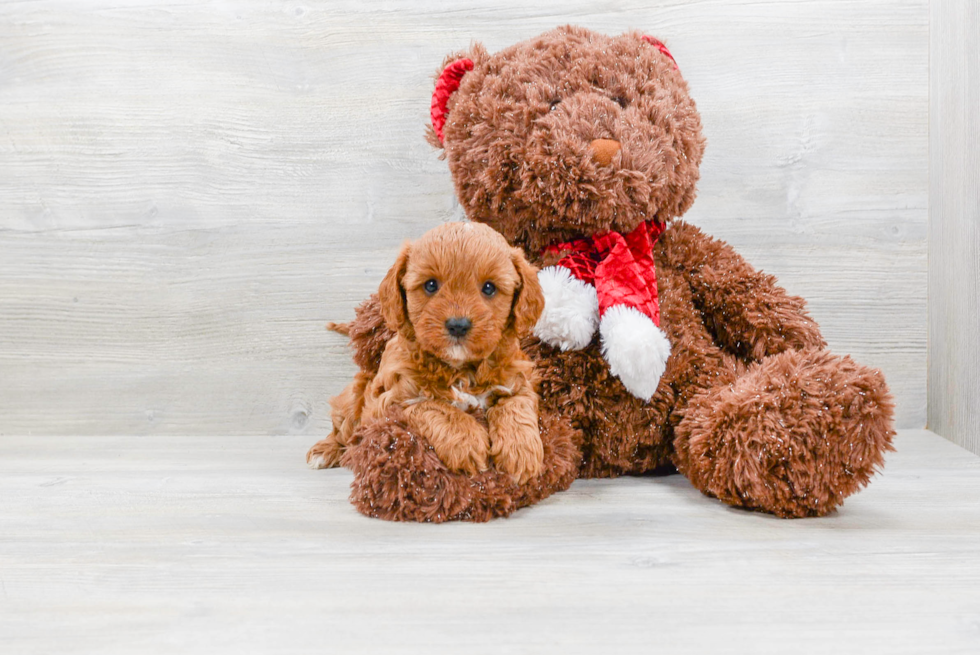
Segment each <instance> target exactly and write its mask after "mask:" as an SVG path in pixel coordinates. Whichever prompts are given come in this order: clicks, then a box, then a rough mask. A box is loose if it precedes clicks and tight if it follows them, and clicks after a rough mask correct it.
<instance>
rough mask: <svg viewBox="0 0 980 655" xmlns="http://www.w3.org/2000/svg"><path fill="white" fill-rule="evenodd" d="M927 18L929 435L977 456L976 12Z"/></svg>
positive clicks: (971, 1)
mask: <svg viewBox="0 0 980 655" xmlns="http://www.w3.org/2000/svg"><path fill="white" fill-rule="evenodd" d="M931 15H932V21H931V32H932V35H931V67H932V71H931V75H930V87H931V96H930V97H931V106H932V111H931V114H930V122H931V128H932V129H931V132H930V139H931V143H930V152H929V160H930V181H931V182H930V194H929V205H930V214H931V215H930V219H929V428H930V429H932V430H934V431H935V432H938V433H939V434H941V435H943V436H944V437H946V438H948V439H951V440H953V441H954V442H956V443H958V444H959V445H961V446H963V447H965V448H969V449H970V450H972V451H973V452H975V453H977V454H978V455H980V45H978V44H977V38H978V37H980V6H978V4H977V2H976V0H932V4H931Z"/></svg>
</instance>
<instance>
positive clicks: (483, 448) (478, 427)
mask: <svg viewBox="0 0 980 655" xmlns="http://www.w3.org/2000/svg"><path fill="white" fill-rule="evenodd" d="M378 296H379V298H380V302H381V311H382V314H383V316H384V320H385V323H386V325H387V326H388V327H389V328H390V329H391V330H392V331H394V332H396V333H397V334H396V336H395V337H394V338H393V339H391V340H390V341H389V342H388V344H387V346H386V347H385V350H384V354H383V355H382V357H381V364H380V367H379V369H378V371H377V372H376V373H373V372H370V371H364V370H362V371H361V372H359V373H358V374H357V375H356V376H355V379H354V382H353V383H351V384H350V385H349V386H348V387H347V388H346V389H344V391H343V392H342V393H341V394H340V395H339V396H337V397H336V398H334V399H332V400H331V401H330V404H331V407H332V409H333V412H332V419H333V431H332V432H331V433H330V435H329V436H328V437H327V438H326V439H324V440H322V441H320V442H318V443H317V444H315V445H314V446H313V448H311V449H310V451H309V453H307V462H309V464H310V466H312V467H313V468H326V467H331V466H336V465H337V464H338V463H339V462H340V457H341V455H342V454H343V451H344V449H345V448H346V447H347V446H348V445H352V438H353V436H354V432H355V430H356V428H357V427H358V426H359V425H360V424H361V422H362V421H369V420H373V419H377V418H381V417H383V416H385V414H386V413H388V411H389V410H390V409H391V408H392V407H393V406H396V405H397V406H399V407H400V408H401V409H402V410H403V414H404V416H405V420H406V421H407V424H408V426H409V428H410V429H412V430H414V431H416V432H418V434H420V435H422V436H423V437H425V438H426V440H428V442H429V443H430V445H431V446H432V447H433V448H434V449H435V451H436V454H437V455H438V456H439V458H440V459H441V460H442V461H443V463H445V464H446V465H447V466H448V467H449V468H451V469H454V470H457V471H462V472H466V473H469V474H475V473H477V472H479V471H483V470H486V469H487V468H488V467H489V465H490V461H491V460H492V462H493V464H494V465H495V466H496V468H497V469H498V470H500V471H502V472H504V473H507V474H509V475H510V476H511V477H512V478H513V479H514V480H515V481H517V482H526V481H527V480H529V479H530V478H532V477H534V476H536V475H537V474H538V473H539V472H540V470H541V466H542V460H543V457H544V450H543V446H542V443H541V437H540V435H539V433H538V396H537V393H536V391H535V384H536V378H535V373H534V366H533V364H532V363H531V361H530V360H529V359H528V358H527V357H526V356H525V355H524V353H523V352H522V351H521V348H520V337H521V336H523V335H524V334H526V333H527V332H529V331H530V329H531V328H532V327H533V326H534V324H535V323H536V322H537V320H538V317H539V316H540V314H541V310H542V308H543V306H544V298H543V296H542V293H541V287H540V286H539V284H538V280H537V275H536V271H535V269H534V268H533V267H532V266H531V265H530V264H528V262H527V260H526V259H525V257H524V255H523V253H522V252H521V251H520V250H519V249H517V248H513V247H511V246H510V245H509V244H508V243H507V241H506V240H505V239H504V238H503V237H502V236H501V235H500V234H498V233H497V232H496V231H494V230H493V229H491V228H489V227H487V226H485V225H480V224H475V223H446V224H443V225H441V226H439V227H437V228H435V229H433V230H430V231H429V232H427V233H426V234H425V235H423V236H422V237H421V238H420V239H419V240H418V241H416V242H414V243H409V244H406V245H405V246H404V247H403V248H402V250H401V252H400V253H399V255H398V259H397V260H396V261H395V265H394V266H392V268H391V270H390V271H388V274H387V275H386V276H385V279H384V280H383V281H382V282H381V286H380V288H379V289H378ZM451 319H456V321H457V322H458V321H460V320H461V319H465V320H467V321H468V322H469V323H470V327H469V329H468V330H467V331H466V333H465V334H464V335H457V336H454V335H453V334H452V333H451V329H450V328H451V324H450V323H449V321H450V320H451ZM337 329H339V330H341V331H342V330H343V326H337ZM457 333H458V330H457Z"/></svg>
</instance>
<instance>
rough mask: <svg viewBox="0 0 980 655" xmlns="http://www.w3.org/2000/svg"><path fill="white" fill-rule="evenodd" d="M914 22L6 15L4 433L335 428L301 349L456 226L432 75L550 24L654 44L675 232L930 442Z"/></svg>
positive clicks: (327, 10) (536, 11)
mask: <svg viewBox="0 0 980 655" xmlns="http://www.w3.org/2000/svg"><path fill="white" fill-rule="evenodd" d="M928 19H929V15H928V5H927V0H777V1H774V2H766V3H759V2H755V1H754V0H704V1H692V2H687V1H679V0H653V1H650V0H622V1H619V2H611V1H610V2H601V1H600V2H596V1H595V0H548V1H545V2H533V3H529V2H525V1H524V0H492V1H489V2H466V1H465V0H453V1H452V2H449V1H446V2H443V1H436V0H389V1H386V2H371V1H363V2H362V1H360V0H350V1H347V2H343V1H340V0H332V1H328V2H327V1H325V2H313V1H306V2H297V1H293V0H281V1H275V2H267V1H263V2H247V1H242V2H233V1H227V2H208V3H196V2H192V3H186V2H185V3H178V2H167V1H164V2H160V1H154V2H148V1H146V0H112V1H111V2H109V1H107V0H84V1H79V0H46V1H20V2H6V3H2V4H0V434H14V433H26V434H45V433H79V434H90V433H110V434H133V435H140V434H150V433H159V434H243V433H244V434H271V433H296V432H307V433H310V434H311V435H315V434H322V433H323V432H324V431H326V430H327V429H328V426H329V416H328V407H327V399H328V397H329V396H330V395H332V394H334V393H336V392H338V391H339V390H340V389H341V388H342V386H343V385H344V384H345V383H346V382H347V380H348V378H349V377H350V375H351V374H352V371H353V367H352V365H351V363H350V361H349V357H348V355H347V352H346V349H345V345H344V343H343V341H342V340H341V339H340V338H339V337H337V336H335V335H330V334H328V333H327V332H325V331H324V329H323V324H324V323H325V322H326V321H327V320H329V319H338V318H339V319H343V318H347V317H350V316H352V315H353V308H354V306H355V304H356V303H357V302H358V301H359V300H360V299H362V298H363V297H364V296H366V295H367V294H368V293H369V292H371V291H372V290H373V289H374V288H375V287H376V285H377V283H378V281H379V280H380V279H381V277H382V275H383V273H384V271H385V270H386V269H387V267H388V265H389V264H390V262H391V261H392V259H393V257H394V254H395V252H396V250H397V248H398V246H399V245H400V243H401V242H402V241H403V240H404V239H406V238H410V237H413V236H416V235H418V234H420V233H422V232H423V231H424V230H425V229H427V228H428V227H431V226H432V225H434V224H436V223H438V222H439V221H445V220H450V219H452V218H454V217H456V216H458V210H457V208H456V205H455V202H454V199H453V195H452V187H451V182H450V179H449V175H448V172H447V170H446V167H445V164H444V162H442V161H440V160H439V159H438V158H437V156H436V153H435V152H433V151H432V149H431V148H430V147H429V146H428V145H427V144H426V143H425V142H424V141H423V138H422V134H423V126H424V124H425V122H426V118H427V112H428V104H429V95H430V92H431V83H432V82H431V75H432V73H433V72H434V70H435V68H436V67H437V66H438V64H439V63H440V62H441V60H442V58H443V56H444V55H445V54H447V53H448V52H450V51H453V50H455V49H458V48H461V47H465V46H466V45H467V44H469V42H470V41H471V40H474V39H475V40H481V41H483V42H484V43H485V44H486V45H487V46H488V47H489V48H490V49H492V50H496V49H499V48H502V47H504V46H506V45H509V44H511V43H513V42H515V41H518V40H521V39H524V38H527V37H530V36H533V35H535V34H537V33H539V32H542V31H544V30H546V29H550V28H552V27H554V26H556V25H559V24H564V23H575V24H581V25H585V26H588V27H591V28H594V29H597V30H602V31H606V32H609V33H618V32H620V31H624V30H627V29H632V28H639V29H643V30H644V31H647V32H649V33H651V34H654V35H657V36H659V37H660V38H662V39H664V40H665V41H667V42H668V44H669V46H670V48H671V50H672V51H673V53H674V55H675V56H676V58H677V60H678V62H680V66H681V69H682V70H683V72H684V74H685V76H686V77H687V78H688V80H689V81H690V83H691V88H692V92H693V93H694V95H695V97H696V99H697V101H698V104H699V107H700V109H701V111H702V113H703V116H704V123H705V130H706V135H707V138H708V141H709V146H708V152H707V155H706V159H705V162H704V166H703V177H702V183H701V185H700V194H699V200H698V202H697V203H696V204H695V207H694V209H692V211H691V212H690V213H689V215H688V216H689V219H690V220H691V221H692V222H694V223H696V224H698V225H701V226H702V227H703V228H705V229H706V230H707V231H709V232H711V233H713V234H715V235H717V236H719V237H721V238H724V239H727V240H729V241H730V242H732V243H733V244H734V245H736V246H737V247H738V248H739V249H740V250H741V251H742V252H743V253H744V254H745V255H746V256H747V257H748V259H749V260H750V261H752V262H753V263H754V264H756V265H757V266H759V267H761V268H762V269H764V270H766V271H768V272H770V273H773V274H775V275H777V276H779V278H780V279H781V280H782V282H783V284H784V285H785V286H786V287H787V288H788V289H789V290H790V291H791V292H793V293H798V294H801V295H803V296H805V297H807V298H808V299H809V301H810V306H811V309H812V311H813V313H814V315H815V316H816V318H817V319H818V320H819V321H820V323H821V324H822V326H823V329H824V332H825V334H826V335H827V337H828V339H829V341H830V344H831V347H832V348H833V349H834V350H835V351H838V352H846V353H851V354H853V355H854V356H855V357H856V358H857V359H859V360H860V361H863V362H866V363H868V364H871V365H874V366H877V367H881V368H882V369H883V370H884V371H885V373H886V375H887V377H888V380H889V382H890V384H891V386H892V389H893V391H894V392H895V395H896V397H897V399H898V419H899V420H898V422H899V426H900V427H921V426H922V425H924V423H925V417H926V397H925V390H926V386H925V381H926V322H927V319H926V282H927V272H926V247H927V246H926V235H927V227H926V224H927V222H926V219H927V197H928V191H927V189H928V183H927V152H928V136H927V128H928V118H927V117H928V109H929V104H928V58H929V49H928V47H929V46H928V43H929V41H928V35H929V30H928Z"/></svg>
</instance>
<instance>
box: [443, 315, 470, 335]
mask: <svg viewBox="0 0 980 655" xmlns="http://www.w3.org/2000/svg"><path fill="white" fill-rule="evenodd" d="M471 327H473V323H472V321H470V319H468V318H465V317H459V316H454V317H453V318H450V319H447V320H446V332H448V333H449V336H451V337H455V338H457V339H462V338H463V337H465V336H466V333H467V332H469V331H470V328H471Z"/></svg>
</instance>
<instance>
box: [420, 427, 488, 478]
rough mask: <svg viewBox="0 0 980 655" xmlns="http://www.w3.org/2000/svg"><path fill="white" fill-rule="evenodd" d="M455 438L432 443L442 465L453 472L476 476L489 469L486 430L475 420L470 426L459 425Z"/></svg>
mask: <svg viewBox="0 0 980 655" xmlns="http://www.w3.org/2000/svg"><path fill="white" fill-rule="evenodd" d="M458 428H459V431H458V433H457V434H456V435H455V438H453V439H451V440H446V441H443V442H441V443H440V444H439V445H436V443H434V442H433V443H432V447H433V448H435V451H436V454H437V455H438V456H439V459H441V460H442V463H443V464H445V465H446V466H448V467H449V468H450V469H452V470H454V471H461V472H463V473H466V474H469V475H476V474H477V473H480V472H481V471H486V470H487V469H488V468H489V461H490V437H489V435H488V434H487V430H486V428H484V427H483V426H482V425H480V424H478V423H477V422H476V421H475V420H474V421H473V424H472V425H465V424H463V425H460V426H458Z"/></svg>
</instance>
